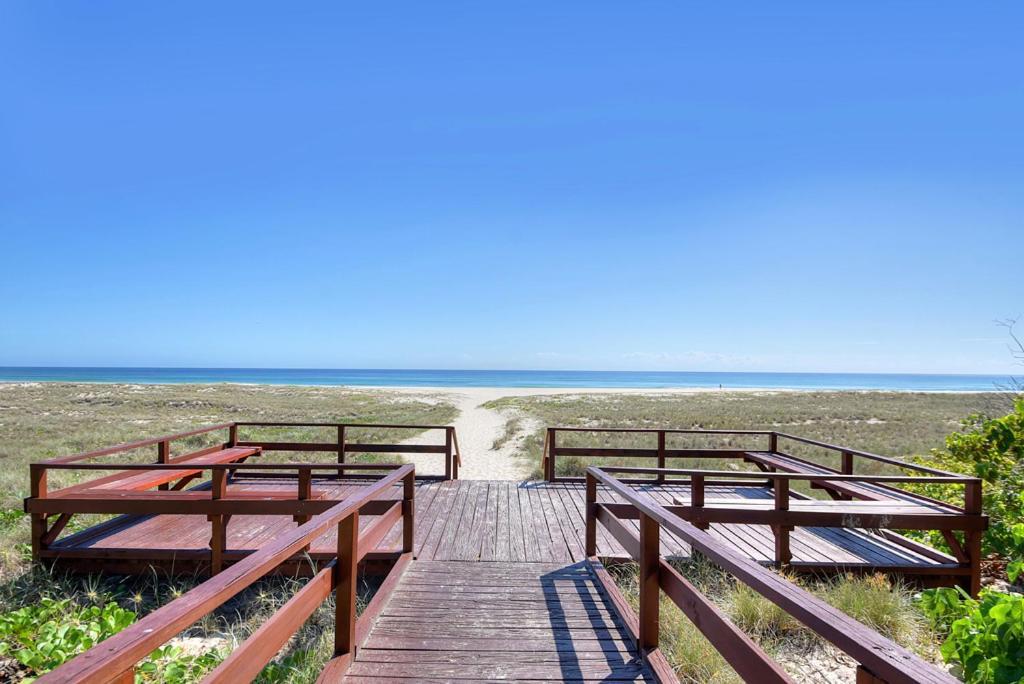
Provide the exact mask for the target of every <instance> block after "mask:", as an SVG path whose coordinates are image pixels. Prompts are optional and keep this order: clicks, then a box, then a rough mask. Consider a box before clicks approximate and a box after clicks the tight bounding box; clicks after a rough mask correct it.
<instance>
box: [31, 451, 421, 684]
mask: <svg viewBox="0 0 1024 684" xmlns="http://www.w3.org/2000/svg"><path fill="white" fill-rule="evenodd" d="M414 478H415V470H414V468H413V466H411V465H404V466H399V467H395V469H394V470H392V472H390V473H388V474H387V475H385V476H384V477H382V478H381V479H380V480H378V481H377V482H375V483H373V484H372V485H370V486H368V487H366V488H364V489H361V490H360V491H359V492H358V493H357V494H355V495H353V496H352V497H350V498H348V499H346V500H345V501H342V502H341V503H337V504H335V505H333V506H332V507H331V508H330V509H328V510H326V511H324V512H322V513H320V514H319V515H317V516H316V517H314V518H313V519H311V520H309V521H308V522H306V523H304V524H303V525H301V526H299V527H298V528H297V529H294V530H292V531H289V532H287V533H285V534H282V535H280V536H278V537H277V538H276V539H275V540H274V541H272V542H270V543H269V544H267V545H266V546H264V547H263V548H261V549H260V550H258V551H256V552H254V553H253V554H251V555H249V556H247V557H245V558H244V559H243V560H241V561H239V562H238V563H236V564H235V565H232V566H231V567H229V568H228V569H226V570H225V571H224V572H222V573H221V574H219V575H217V576H216V577H214V578H212V579H210V580H208V581H206V582H204V583H202V584H200V585H199V586H197V587H195V588H194V589H192V590H191V591H188V592H187V593H185V594H184V595H182V596H181V597H180V598H178V599H176V600H174V601H172V602H171V603H169V604H167V605H165V606H163V607H162V608H159V609H157V610H155V611H153V612H152V613H150V614H149V615H147V616H146V617H144V618H142V619H141V620H139V621H138V622H137V623H135V624H134V625H132V626H130V627H128V628H127V629H125V630H124V631H122V632H119V633H118V634H115V635H114V636H112V637H110V638H109V639H107V640H106V641H103V642H101V643H99V644H97V645H96V646H94V647H93V648H91V649H89V650H88V651H86V652H85V653H82V654H81V655H79V656H78V657H76V658H74V659H73V660H71V661H69V662H67V663H65V664H64V665H62V666H61V667H59V668H57V669H56V670H53V671H52V672H50V673H49V674H46V675H44V676H43V677H41V678H39V679H38V680H36V681H38V682H41V683H44V684H49V683H52V684H56V683H57V682H76V683H78V682H89V683H92V682H95V683H97V684H98V683H101V682H102V683H106V682H112V681H113V682H132V681H134V669H135V665H136V664H137V663H138V662H139V661H140V660H142V659H143V658H145V657H146V656H147V655H149V654H150V653H152V651H153V650H154V649H156V648H158V647H159V646H161V645H162V644H164V643H165V642H166V641H168V640H169V639H171V638H172V637H174V636H175V635H177V634H179V633H180V632H182V631H183V630H185V629H187V628H188V627H189V626H190V625H192V624H193V623H194V622H195V621H196V620H198V619H200V618H201V617H203V616H204V615H207V614H209V613H210V612H211V611H213V610H214V609H216V608H217V607H218V606H221V605H222V604H224V603H225V602H226V601H228V600H229V599H231V598H232V597H233V596H235V595H237V594H239V593H240V592H241V591H243V590H244V589H246V588H247V587H249V586H251V585H252V584H253V583H254V582H256V581H257V580H259V579H260V578H261V577H263V576H264V575H266V574H267V573H268V572H270V571H271V570H273V569H274V568H276V567H277V566H279V565H280V564H281V563H283V562H285V561H286V560H288V559H289V558H291V557H292V556H293V555H295V554H296V553H299V552H300V551H301V550H302V549H303V548H305V547H307V546H308V545H309V544H310V542H312V541H313V540H314V539H316V538H318V537H320V536H321V535H323V534H325V533H326V532H328V531H329V530H331V529H332V528H335V527H336V528H337V532H338V546H337V557H336V559H335V560H334V561H333V562H332V563H331V564H330V565H328V566H327V567H325V568H323V569H321V570H320V571H319V572H318V573H317V574H316V575H314V576H313V578H312V579H310V580H309V581H308V582H307V583H306V584H305V585H304V586H303V587H302V589H300V590H299V591H298V592H297V593H296V594H295V595H294V596H293V597H292V598H291V599H290V600H289V601H288V602H287V603H286V604H285V605H284V606H282V607H281V608H280V609H279V610H278V611H277V612H276V613H274V615H273V616H272V617H270V618H269V619H268V620H267V621H266V622H265V623H264V624H263V626H262V627H260V628H259V629H258V630H257V631H256V632H255V633H253V634H252V636H250V637H249V639H247V640H246V641H245V642H244V643H243V644H242V645H241V646H239V647H238V648H237V649H235V650H234V651H233V652H232V653H231V655H230V656H229V657H228V658H227V659H226V660H225V661H224V662H223V663H221V664H220V665H219V666H218V667H217V668H216V669H215V670H214V671H213V672H211V673H210V674H209V675H208V676H207V677H206V678H205V679H204V681H205V682H238V681H250V680H251V679H253V678H254V677H255V676H256V675H257V674H258V673H259V672H260V670H262V669H263V667H264V666H265V665H266V664H267V663H268V662H270V660H271V659H272V658H273V657H274V656H275V655H276V654H277V652H278V651H279V650H280V649H281V648H282V647H283V646H284V645H285V644H286V643H287V642H288V640H289V639H290V638H291V637H292V635H293V634H294V633H295V632H296V630H298V628H299V627H300V626H301V625H302V624H303V623H304V622H305V621H306V620H307V619H308V618H309V616H310V615H312V614H313V613H314V612H315V611H316V610H317V608H318V607H319V606H320V605H321V604H322V603H323V601H324V600H325V599H326V598H327V597H328V596H329V595H330V594H331V593H332V592H333V593H334V594H335V638H334V657H333V659H332V660H331V661H330V662H329V663H328V665H327V667H326V668H325V670H324V672H323V674H322V675H321V679H322V680H324V681H335V680H336V679H337V678H338V677H339V676H340V674H341V673H343V672H344V670H345V669H346V668H347V667H348V664H349V663H350V662H351V660H352V658H353V656H354V653H355V650H356V647H357V644H358V643H359V642H360V641H361V640H362V639H363V638H365V636H366V634H368V633H369V630H370V628H371V626H372V622H373V620H374V619H375V616H376V615H377V614H378V613H379V611H380V608H381V607H382V606H383V603H384V601H385V600H386V598H387V595H388V593H390V591H391V589H392V588H393V587H394V586H395V584H396V583H397V579H398V577H399V575H400V574H401V572H402V571H403V570H404V568H405V566H406V565H407V564H408V562H409V560H410V559H411V558H412V551H413V534H414V533H413V508H414V497H415V485H414ZM399 482H401V483H402V487H403V499H402V500H401V501H393V502H391V503H389V504H388V508H387V511H386V512H385V513H383V514H382V515H380V517H379V518H378V519H377V520H376V521H375V522H374V523H373V524H371V525H369V526H367V527H365V528H364V529H363V530H362V531H360V529H359V512H360V509H361V508H363V507H364V506H366V505H367V504H369V503H371V502H374V501H381V500H382V497H385V495H387V494H390V493H391V489H392V487H393V486H394V485H396V484H398V483H399ZM385 503H388V502H386V501H385ZM399 521H402V528H403V539H402V555H401V556H400V558H399V560H398V562H397V563H396V564H395V565H394V566H393V567H392V569H391V571H390V573H389V575H388V577H387V579H386V580H385V582H384V584H383V585H382V586H381V588H380V589H378V591H377V593H376V594H375V596H374V597H373V599H372V601H371V602H370V605H369V606H368V607H367V609H366V610H364V611H363V614H362V615H361V616H360V617H359V619H358V620H357V619H356V579H357V564H358V563H359V561H360V560H361V559H362V558H363V557H364V556H365V555H366V553H367V552H368V551H369V550H371V549H373V548H374V547H375V546H376V545H377V544H378V543H379V542H380V540H382V539H383V538H384V537H385V536H386V535H387V533H388V532H389V531H390V530H391V529H392V528H393V527H394V525H395V524H397V523H398V522H399Z"/></svg>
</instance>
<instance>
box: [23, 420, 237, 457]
mask: <svg viewBox="0 0 1024 684" xmlns="http://www.w3.org/2000/svg"><path fill="white" fill-rule="evenodd" d="M232 425H235V423H220V424H218V425H210V426H207V427H202V428H197V429H195V430H189V431H188V432H178V433H175V434H173V435H164V436H162V437H151V438H149V439H140V440H138V441H135V442H125V443H124V444H118V445H115V446H112V447H105V448H103V449H96V450H94V451H83V452H81V453H78V454H72V455H71V456H63V457H58V458H51V459H49V460H47V461H41V463H53V464H58V463H74V462H75V461H82V460H85V459H88V458H98V457H100V456H109V455H110V454H117V453H121V452H124V451H131V450H133V449H140V448H142V447H147V446H153V445H154V444H160V443H161V442H173V441H175V440H179V439H184V438H185V437H194V436H196V435H201V434H204V433H207V432H216V431H217V430H227V429H230V428H231V426H232Z"/></svg>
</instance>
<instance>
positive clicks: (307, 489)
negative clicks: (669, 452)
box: [295, 466, 313, 525]
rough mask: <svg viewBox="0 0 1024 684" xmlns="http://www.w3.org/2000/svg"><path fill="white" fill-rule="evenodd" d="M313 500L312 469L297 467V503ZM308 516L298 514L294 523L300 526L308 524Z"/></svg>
mask: <svg viewBox="0 0 1024 684" xmlns="http://www.w3.org/2000/svg"><path fill="white" fill-rule="evenodd" d="M312 498H313V469H312V468H303V467H302V466H299V495H298V499H299V501H309V500H310V499H312ZM309 518H310V516H308V515H306V514H300V515H296V516H295V522H297V523H298V524H300V525H302V524H303V523H307V522H309Z"/></svg>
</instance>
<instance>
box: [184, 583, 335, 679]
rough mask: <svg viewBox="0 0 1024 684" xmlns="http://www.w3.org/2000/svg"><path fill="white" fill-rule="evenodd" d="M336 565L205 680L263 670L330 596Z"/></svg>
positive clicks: (247, 675) (245, 675)
mask: <svg viewBox="0 0 1024 684" xmlns="http://www.w3.org/2000/svg"><path fill="white" fill-rule="evenodd" d="M333 577H334V565H333V564H332V565H330V566H329V567H327V568H324V569H323V570H321V571H320V572H318V573H317V574H316V575H314V576H313V579H311V580H309V582H307V583H306V584H305V585H304V586H303V587H302V589H300V590H299V591H298V592H296V593H295V595H294V596H293V597H292V598H291V599H289V600H288V602H287V603H285V604H284V606H282V607H281V608H280V609H279V610H278V611H277V612H275V613H274V614H273V615H272V616H271V617H270V618H269V619H268V620H267V621H266V622H264V623H263V624H262V625H261V626H260V628H259V629H257V630H256V631H255V632H253V634H252V635H251V636H250V637H249V638H248V639H246V640H245V641H244V642H242V644H241V645H240V646H238V647H236V648H235V650H233V651H232V652H231V655H229V656H228V657H227V658H225V659H224V661H223V662H221V664H220V665H218V666H217V667H216V668H215V669H214V670H213V671H212V672H211V673H210V674H208V675H207V676H206V677H205V678H204V679H203V682H204V684H219V683H220V682H224V683H228V684H230V683H231V682H239V681H249V680H252V679H255V678H256V675H258V674H259V673H260V671H262V670H263V667H264V666H265V665H266V663H268V662H270V660H271V659H272V658H273V657H274V655H275V654H276V653H277V652H278V651H279V650H281V647H282V646H284V645H285V644H286V643H288V640H289V639H291V638H292V635H293V634H295V632H296V631H298V629H299V627H301V626H302V624H303V623H304V622H305V621H306V620H307V619H309V616H310V615H312V614H313V613H314V611H316V609H317V608H319V607H320V604H322V603H323V602H324V600H325V599H326V598H327V597H328V596H330V594H331V591H332V589H333V588H334V583H333Z"/></svg>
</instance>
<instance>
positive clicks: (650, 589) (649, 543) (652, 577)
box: [637, 513, 661, 652]
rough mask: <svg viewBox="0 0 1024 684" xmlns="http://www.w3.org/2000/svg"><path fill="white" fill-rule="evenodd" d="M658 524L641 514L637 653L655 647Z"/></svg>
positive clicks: (656, 636) (659, 590)
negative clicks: (638, 640)
mask: <svg viewBox="0 0 1024 684" xmlns="http://www.w3.org/2000/svg"><path fill="white" fill-rule="evenodd" d="M660 530H661V526H660V525H659V524H658V521H657V520H655V519H654V518H651V517H650V516H648V515H647V514H646V513H640V643H639V644H637V646H638V647H639V649H640V651H642V652H643V651H647V650H652V649H656V648H658V599H659V598H660V593H661V584H660V582H659V581H658V575H659V573H660V572H661V567H660V566H661V563H660V558H661V545H660V542H659V539H658V537H659V534H658V533H659V531H660Z"/></svg>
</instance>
